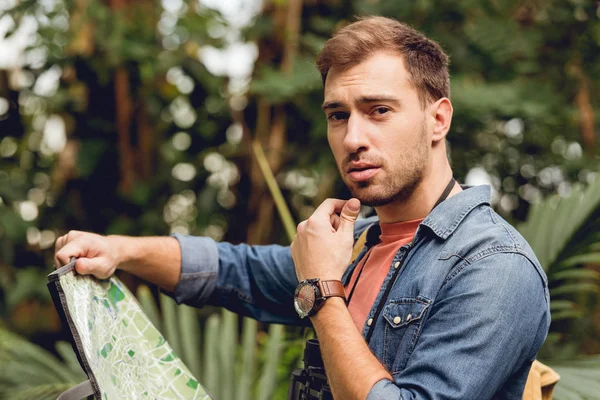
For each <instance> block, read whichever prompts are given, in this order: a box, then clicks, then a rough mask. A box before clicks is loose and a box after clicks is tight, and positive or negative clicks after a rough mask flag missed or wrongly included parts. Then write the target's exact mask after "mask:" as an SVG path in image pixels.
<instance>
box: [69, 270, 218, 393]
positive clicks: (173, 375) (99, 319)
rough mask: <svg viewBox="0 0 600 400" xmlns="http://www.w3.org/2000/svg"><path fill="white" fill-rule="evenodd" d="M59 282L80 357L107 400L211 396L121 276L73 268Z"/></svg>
mask: <svg viewBox="0 0 600 400" xmlns="http://www.w3.org/2000/svg"><path fill="white" fill-rule="evenodd" d="M57 272H58V271H57ZM58 284H59V285H60V290H59V291H62V292H63V293H62V294H61V297H62V300H61V302H62V306H63V309H64V308H65V303H66V309H64V311H65V314H68V315H69V316H70V319H71V320H72V323H70V325H72V326H71V330H72V331H74V332H73V336H74V337H75V338H77V339H76V344H77V348H78V350H79V352H80V356H81V357H84V358H85V360H87V364H88V365H89V369H91V371H92V374H93V377H92V376H90V379H95V381H96V383H97V387H99V388H100V393H101V396H102V399H103V400H122V399H185V400H192V399H206V400H209V399H210V396H209V395H208V394H207V392H206V390H205V389H204V388H203V387H202V385H201V384H200V383H199V382H198V380H197V379H196V378H195V377H194V376H193V375H192V373H191V372H190V371H189V369H188V368H187V367H186V366H185V365H184V363H183V362H182V361H181V359H180V358H179V357H178V356H177V354H175V352H174V351H173V349H172V348H171V347H170V346H169V343H168V342H167V341H165V339H164V337H163V336H162V334H161V333H160V332H159V331H158V330H157V329H156V328H155V327H154V325H153V324H152V323H151V322H150V320H149V319H148V317H147V316H146V315H145V313H144V312H143V310H142V309H141V307H140V305H139V303H138V302H137V300H136V299H135V297H134V296H133V295H132V294H131V292H130V291H129V290H128V289H127V288H126V287H125V286H124V285H123V283H122V282H121V281H119V279H117V278H116V277H112V278H110V279H107V280H98V279H95V278H93V277H90V276H82V275H76V274H75V273H74V272H73V271H72V269H71V271H69V272H67V273H62V274H61V275H60V277H59V281H58ZM81 353H83V354H81ZM86 372H88V371H86ZM88 375H90V374H88Z"/></svg>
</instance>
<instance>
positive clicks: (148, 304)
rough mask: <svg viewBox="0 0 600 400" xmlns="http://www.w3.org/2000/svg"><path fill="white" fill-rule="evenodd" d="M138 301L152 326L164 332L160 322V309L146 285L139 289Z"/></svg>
mask: <svg viewBox="0 0 600 400" xmlns="http://www.w3.org/2000/svg"><path fill="white" fill-rule="evenodd" d="M137 299H138V301H139V302H140V306H141V307H142V310H144V312H145V313H146V315H147V316H148V319H149V320H150V322H152V324H153V325H154V326H155V327H156V329H158V330H159V331H161V332H162V324H161V320H160V313H159V312H158V307H157V306H156V302H155V301H154V297H152V293H151V292H150V289H149V288H148V286H146V285H140V286H139V287H138V289H137Z"/></svg>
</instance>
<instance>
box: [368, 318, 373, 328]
mask: <svg viewBox="0 0 600 400" xmlns="http://www.w3.org/2000/svg"><path fill="white" fill-rule="evenodd" d="M372 323H373V318H369V319H368V320H367V325H369V326H371V324H372Z"/></svg>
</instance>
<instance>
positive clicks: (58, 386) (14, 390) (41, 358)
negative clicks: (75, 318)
mask: <svg viewBox="0 0 600 400" xmlns="http://www.w3.org/2000/svg"><path fill="white" fill-rule="evenodd" d="M58 351H59V353H60V354H62V355H63V357H65V358H66V359H67V360H66V361H67V362H66V363H63V362H61V361H60V360H58V359H57V358H56V357H54V356H53V355H52V354H50V353H49V352H48V351H47V350H45V349H43V348H41V347H39V346H37V345H35V344H33V343H30V342H28V341H27V340H26V339H24V338H22V337H20V336H18V335H16V334H14V333H11V332H9V331H7V330H6V329H4V328H2V327H0V398H2V399H11V400H12V399H36V400H38V399H55V398H56V397H57V396H58V395H59V394H60V393H62V392H64V391H65V390H67V389H69V388H71V387H73V386H75V385H76V384H78V383H80V382H82V381H84V380H85V379H87V377H86V376H85V374H84V373H83V371H82V369H81V367H80V366H79V362H78V361H77V358H76V357H75V354H74V353H73V350H72V348H70V346H69V345H67V344H66V343H62V344H60V345H59V350H58Z"/></svg>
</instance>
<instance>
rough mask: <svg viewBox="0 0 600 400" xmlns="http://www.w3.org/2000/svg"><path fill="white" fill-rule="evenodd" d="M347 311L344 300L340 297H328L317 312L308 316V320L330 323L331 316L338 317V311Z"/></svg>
mask: <svg viewBox="0 0 600 400" xmlns="http://www.w3.org/2000/svg"><path fill="white" fill-rule="evenodd" d="M344 310H346V311H348V306H347V305H346V299H345V298H342V297H329V298H328V299H327V300H326V301H325V302H324V303H323V305H322V306H321V308H320V309H319V311H318V312H317V313H316V314H314V315H311V316H310V320H311V321H312V322H313V324H314V323H318V322H319V321H320V320H327V321H330V320H331V317H332V316H333V315H338V314H339V313H340V311H342V312H343V311H344Z"/></svg>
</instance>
